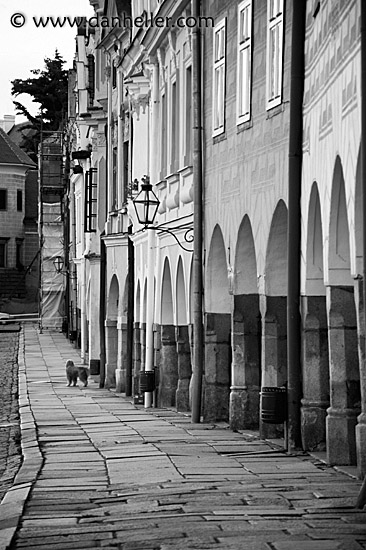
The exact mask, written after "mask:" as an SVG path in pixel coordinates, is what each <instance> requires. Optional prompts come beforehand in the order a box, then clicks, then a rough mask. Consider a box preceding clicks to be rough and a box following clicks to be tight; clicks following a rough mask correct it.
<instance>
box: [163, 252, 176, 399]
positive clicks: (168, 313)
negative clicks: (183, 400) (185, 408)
mask: <svg viewBox="0 0 366 550" xmlns="http://www.w3.org/2000/svg"><path fill="white" fill-rule="evenodd" d="M160 328H161V332H160V369H159V398H158V402H159V406H160V407H172V406H175V405H176V392H177V387H178V358H177V348H176V330H175V326H174V310H173V288H172V277H171V271H170V265H169V260H168V258H165V261H164V268H163V275H162V282H161V327H160Z"/></svg>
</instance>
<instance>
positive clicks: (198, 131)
mask: <svg viewBox="0 0 366 550" xmlns="http://www.w3.org/2000/svg"><path fill="white" fill-rule="evenodd" d="M199 15H200V0H192V17H193V18H195V19H196V20H198V17H199ZM201 102H202V90H201V33H200V28H199V25H195V26H194V27H193V29H192V105H193V190H194V191H193V192H194V198H193V205H194V206H193V208H194V221H193V230H194V248H193V265H192V269H193V364H192V371H193V372H192V417H191V419H192V422H194V423H197V422H200V420H201V394H202V374H203V320H202V298H203V276H202V271H203V262H202V259H203V255H202V238H203V231H202V224H203V215H202V211H203V209H202V126H201V124H202V113H201V105H202V103H201Z"/></svg>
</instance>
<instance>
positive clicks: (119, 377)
mask: <svg viewBox="0 0 366 550" xmlns="http://www.w3.org/2000/svg"><path fill="white" fill-rule="evenodd" d="M117 331H118V354H117V370H116V392H117V393H122V392H125V391H126V352H127V318H126V317H125V316H122V317H118V322H117Z"/></svg>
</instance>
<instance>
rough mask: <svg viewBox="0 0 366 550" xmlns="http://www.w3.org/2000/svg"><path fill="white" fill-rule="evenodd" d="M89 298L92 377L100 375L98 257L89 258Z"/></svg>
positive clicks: (89, 346)
mask: <svg viewBox="0 0 366 550" xmlns="http://www.w3.org/2000/svg"><path fill="white" fill-rule="evenodd" d="M89 262H90V274H91V276H90V297H89V345H88V348H89V369H90V374H91V375H92V376H96V375H99V373H100V327H99V311H100V257H99V256H95V257H90V258H89Z"/></svg>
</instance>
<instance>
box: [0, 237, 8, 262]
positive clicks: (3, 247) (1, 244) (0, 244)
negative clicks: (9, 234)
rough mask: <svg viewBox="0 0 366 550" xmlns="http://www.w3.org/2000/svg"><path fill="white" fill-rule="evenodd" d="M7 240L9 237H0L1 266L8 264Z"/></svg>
mask: <svg viewBox="0 0 366 550" xmlns="http://www.w3.org/2000/svg"><path fill="white" fill-rule="evenodd" d="M7 242H8V239H0V267H6V266H7V263H8V262H7Z"/></svg>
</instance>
